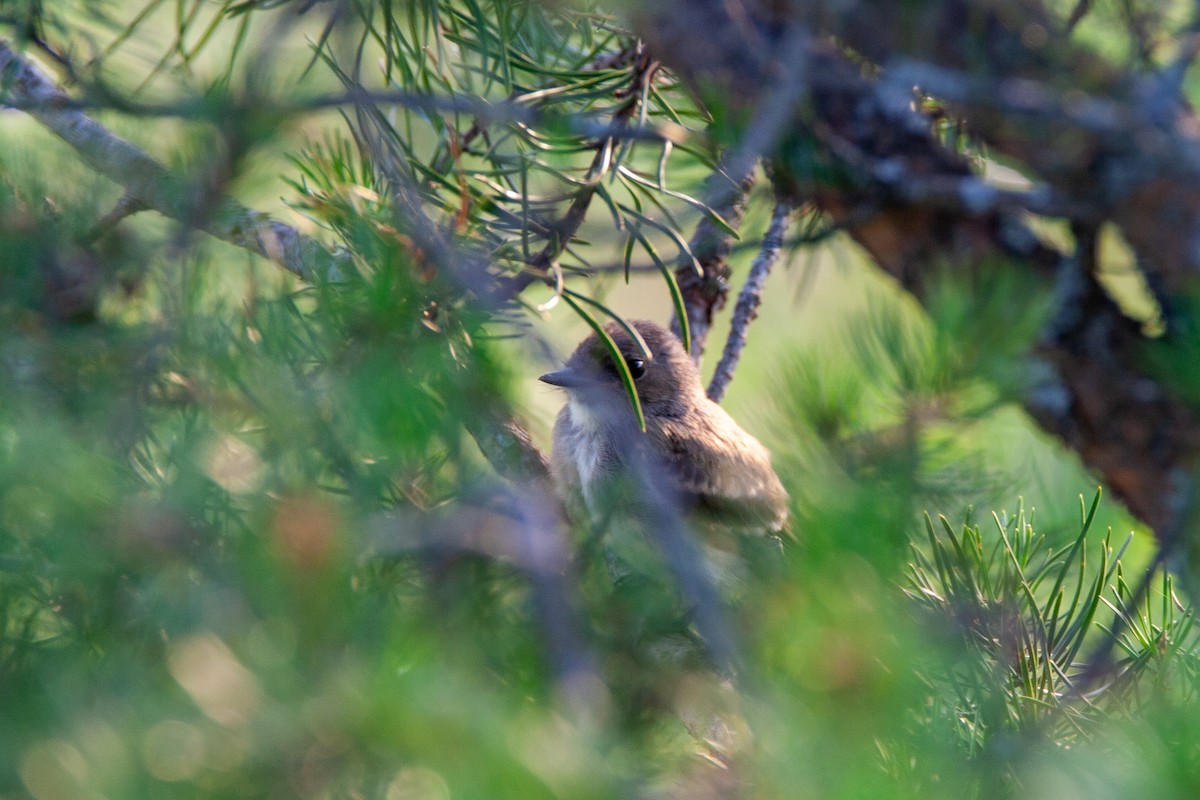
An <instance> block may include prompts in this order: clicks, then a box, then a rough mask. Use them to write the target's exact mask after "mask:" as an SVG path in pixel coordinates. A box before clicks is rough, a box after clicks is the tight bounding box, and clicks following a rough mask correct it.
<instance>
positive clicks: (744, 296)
mask: <svg viewBox="0 0 1200 800" xmlns="http://www.w3.org/2000/svg"><path fill="white" fill-rule="evenodd" d="M791 213H792V204H791V202H790V201H787V200H777V201H776V203H775V211H774V212H773V213H772V214H771V224H770V226H768V227H767V232H766V234H765V235H764V236H763V240H762V249H760V250H759V251H758V257H757V258H755V259H754V264H753V265H752V266H751V267H750V274H749V275H748V276H747V277H746V283H745V285H744V286H742V291H741V293H740V294H739V295H738V301H737V305H736V306H734V309H733V321H732V323H731V324H730V329H729V338H728V339H727V340H726V342H725V351H724V352H723V353H721V360H720V361H719V362H717V369H716V371H715V372H714V373H713V377H712V382H711V383H709V385H708V396H709V398H711V399H712V401H713V402H715V403H719V402H721V398H722V397H724V396H725V390H726V389H728V388H729V383H730V381H732V380H733V372H734V370H736V369H737V365H738V362H739V361H740V360H741V358H742V350H743V349H744V348H745V347H746V332H747V330H748V329H749V327H750V323H751V322H753V321H754V318H755V317H757V316H758V306H759V304H760V303H762V291H763V287H764V286H765V285H766V282H767V276H768V275H770V274H771V268H772V267H773V266H775V262H776V261H778V260H779V253H780V252H781V251H782V250H783V235H784V232H785V231H786V230H787V225H788V221H789V219H790V217H791Z"/></svg>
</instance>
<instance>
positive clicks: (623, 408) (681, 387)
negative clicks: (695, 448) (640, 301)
mask: <svg viewBox="0 0 1200 800" xmlns="http://www.w3.org/2000/svg"><path fill="white" fill-rule="evenodd" d="M630 324H631V325H632V326H633V328H634V329H635V330H636V331H637V332H638V333H639V334H640V335H641V337H642V340H643V341H644V342H645V343H646V347H647V349H648V350H649V351H650V354H649V356H647V355H646V354H645V353H643V352H642V349H641V348H640V347H638V345H637V343H635V342H634V341H633V339H632V337H630V335H629V334H628V333H626V332H625V330H624V328H622V327H621V326H619V325H617V324H616V323H613V324H611V325H609V326H608V327H607V328H606V329H605V330H606V331H607V332H608V334H609V336H611V337H612V339H613V342H615V343H616V345H617V349H618V350H619V351H620V353H621V358H622V359H624V361H625V364H626V366H628V367H629V374H630V375H631V376H633V380H634V386H636V387H637V392H638V398H639V399H640V400H641V403H642V409H643V410H644V411H645V413H646V415H647V417H651V416H664V417H677V416H682V415H683V414H685V413H686V412H687V411H688V410H689V409H690V408H692V407H693V406H694V405H695V403H696V402H697V401H698V400H699V399H700V398H702V397H703V396H704V390H703V388H702V387H701V385H700V375H699V373H698V372H697V370H696V365H695V364H694V363H693V362H692V359H691V358H690V357H689V356H688V354H687V353H686V352H685V351H684V349H683V345H682V344H681V343H680V341H679V339H677V338H676V337H675V335H674V334H672V333H671V332H670V331H666V330H664V329H662V328H660V327H659V326H658V325H655V324H654V323H653V322H647V321H645V320H636V321H633V322H631V323H630ZM539 380H541V381H543V382H544V383H548V384H550V385H552V386H559V387H562V388H563V389H566V390H567V392H568V394H569V396H570V398H571V402H572V404H573V405H574V404H580V405H582V406H584V407H585V408H587V409H588V410H589V411H591V412H592V413H593V414H601V415H603V418H604V419H606V421H611V420H614V419H615V417H614V415H620V416H621V417H622V418H623V417H625V416H626V415H630V418H632V417H631V412H630V409H629V399H628V397H626V395H625V388H624V386H622V384H621V378H620V375H619V374H618V372H617V366H616V364H615V363H613V359H612V356H611V355H610V353H609V351H608V349H607V348H606V347H605V346H604V343H603V342H602V341H601V340H600V337H599V336H597V335H596V334H595V333H593V334H591V335H589V336H588V337H587V338H586V339H584V340H583V341H582V342H580V344H579V346H578V347H577V348H575V352H574V353H572V354H571V357H570V358H568V359H567V363H566V366H564V367H563V368H562V369H560V370H556V371H554V372H548V373H546V374H545V375H543V376H541V378H540V379H539Z"/></svg>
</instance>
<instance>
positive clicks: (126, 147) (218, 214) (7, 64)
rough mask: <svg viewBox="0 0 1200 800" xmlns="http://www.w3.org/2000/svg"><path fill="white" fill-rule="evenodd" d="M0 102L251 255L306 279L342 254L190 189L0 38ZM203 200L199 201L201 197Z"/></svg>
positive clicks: (133, 189)
mask: <svg viewBox="0 0 1200 800" xmlns="http://www.w3.org/2000/svg"><path fill="white" fill-rule="evenodd" d="M0 75H3V76H4V81H3V87H4V89H5V92H4V99H5V100H10V101H12V102H14V103H15V104H18V105H23V106H27V107H28V112H27V113H29V114H30V115H31V116H32V117H34V118H35V119H37V120H38V121H39V122H41V123H42V124H43V125H44V126H46V128H48V129H49V130H50V131H51V132H52V133H54V134H55V135H56V136H58V137H59V138H60V139H62V140H63V141H64V142H66V143H67V144H68V145H70V146H71V147H72V148H74V150H75V151H76V152H77V153H79V155H80V156H81V157H82V158H83V160H84V161H86V162H87V163H88V165H90V166H91V167H92V168H93V169H95V170H96V171H97V172H99V173H101V174H102V175H104V176H106V177H108V178H110V179H111V180H113V181H115V182H116V183H118V184H120V185H121V186H122V187H124V189H125V193H126V196H128V197H129V198H130V202H136V203H140V204H142V205H143V206H144V207H146V208H150V209H153V210H155V211H157V212H158V213H160V214H162V215H163V216H165V217H169V218H171V219H173V220H176V221H177V222H181V223H183V224H184V225H186V226H188V227H191V228H195V229H197V230H201V231H204V232H205V233H208V234H210V235H212V236H215V237H216V238H218V239H221V240H223V241H226V242H229V243H230V244H234V245H237V246H238V247H241V248H243V249H246V250H249V251H250V252H252V253H256V254H258V255H260V256H262V257H263V258H266V259H267V260H269V261H272V262H274V263H276V264H278V265H279V266H281V267H283V268H284V269H286V270H287V271H288V272H291V273H292V274H294V275H297V276H299V277H301V278H303V279H305V280H312V279H314V278H315V277H317V276H319V275H320V276H326V277H329V278H333V279H336V278H337V277H338V276H339V275H340V274H341V272H342V270H344V269H345V268H346V267H348V266H349V261H348V256H346V255H345V254H342V253H334V252H330V250H328V249H327V248H326V247H325V246H324V245H322V244H321V243H320V242H318V241H317V240H315V239H312V238H310V237H308V236H305V235H304V234H302V233H300V232H299V231H298V230H296V229H295V228H293V227H292V226H290V225H286V224H284V223H282V222H279V221H278V220H274V219H271V217H269V216H268V215H266V214H264V213H262V212H260V211H255V210H253V209H250V208H246V207H245V206H243V205H241V204H240V203H238V202H236V201H235V200H233V199H231V198H229V197H219V198H215V203H213V204H212V206H211V207H210V204H209V201H211V200H212V199H213V198H211V197H210V196H209V195H208V194H206V193H203V192H197V191H196V190H195V188H194V187H191V186H189V185H188V183H187V182H186V181H184V180H182V179H181V178H179V176H177V175H173V174H172V173H171V172H170V171H168V170H167V168H166V167H164V166H163V165H162V164H159V163H158V162H157V161H155V160H154V159H153V158H151V157H150V156H149V155H148V154H147V153H146V152H145V151H144V150H142V149H141V148H139V147H137V146H136V145H134V144H132V143H131V142H129V141H127V140H125V139H122V138H121V137H119V136H117V135H116V134H114V133H112V131H109V130H108V129H107V128H105V127H104V126H103V125H101V124H100V123H98V122H96V121H95V120H94V119H92V118H91V117H89V116H88V115H87V114H85V113H84V112H82V111H80V110H78V109H71V108H63V107H62V106H65V105H67V104H68V103H69V97H68V96H67V94H66V93H65V92H63V90H62V89H60V88H59V87H58V85H57V84H55V83H54V81H53V80H51V79H50V77H49V76H47V75H46V74H45V73H43V72H42V71H41V70H40V69H38V68H37V67H36V66H34V65H33V64H31V63H29V62H28V61H26V60H25V59H24V58H22V57H21V56H20V55H19V54H18V53H17V52H16V51H14V50H13V49H12V47H11V46H10V45H9V43H8V42H6V41H4V40H0ZM202 201H203V202H202Z"/></svg>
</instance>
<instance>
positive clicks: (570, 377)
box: [538, 367, 588, 389]
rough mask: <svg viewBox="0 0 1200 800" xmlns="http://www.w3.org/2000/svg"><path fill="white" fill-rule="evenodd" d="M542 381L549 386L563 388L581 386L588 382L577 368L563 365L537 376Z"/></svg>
mask: <svg viewBox="0 0 1200 800" xmlns="http://www.w3.org/2000/svg"><path fill="white" fill-rule="evenodd" d="M538 380H539V381H541V382H542V383H548V384H550V385H551V386H561V387H562V388H564V389H573V388H575V387H577V386H583V385H584V384H586V383H587V382H588V380H587V378H586V377H584V376H583V375H581V374H580V373H579V370H576V369H571V368H570V367H563V368H562V369H558V370H555V371H554V372H547V373H546V374H545V375H543V376H541V377H540V378H538Z"/></svg>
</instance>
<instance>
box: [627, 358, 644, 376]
mask: <svg viewBox="0 0 1200 800" xmlns="http://www.w3.org/2000/svg"><path fill="white" fill-rule="evenodd" d="M625 365H626V366H628V367H629V374H630V375H632V376H633V379H634V380H635V381H636V380H637V379H638V378H640V377H642V376H643V375H645V374H646V362H645V361H642V360H641V359H640V358H627V359H625Z"/></svg>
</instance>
